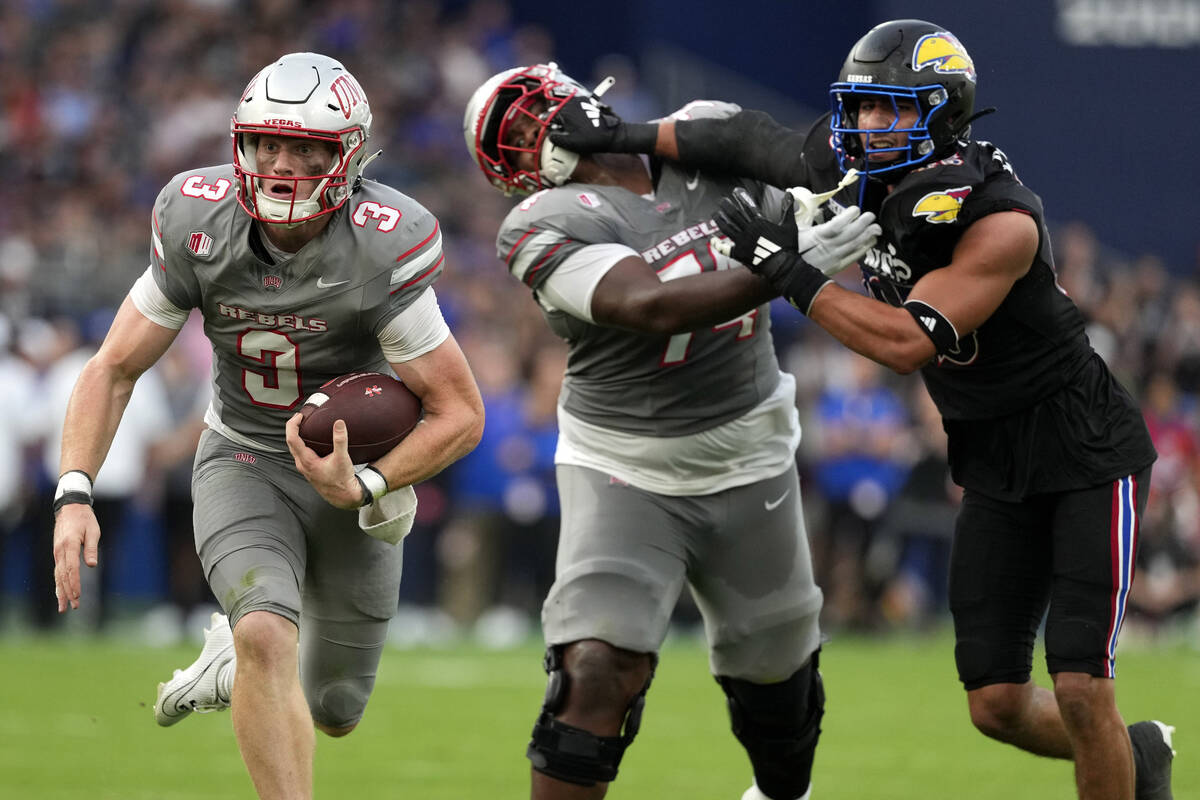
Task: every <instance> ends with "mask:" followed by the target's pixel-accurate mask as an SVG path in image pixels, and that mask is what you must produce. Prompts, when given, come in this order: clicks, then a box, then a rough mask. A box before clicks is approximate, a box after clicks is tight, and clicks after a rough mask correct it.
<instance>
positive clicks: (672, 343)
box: [658, 251, 758, 367]
mask: <svg viewBox="0 0 1200 800" xmlns="http://www.w3.org/2000/svg"><path fill="white" fill-rule="evenodd" d="M713 257H714V259H715V260H716V265H717V266H716V268H717V269H718V270H722V269H729V268H730V266H731V264H730V263H729V262H728V260H727V259H725V258H724V257H723V256H719V255H716V254H715V253H714V254H713ZM703 271H704V265H703V264H701V263H700V259H699V258H698V257H697V256H696V253H695V252H694V251H689V252H687V253H684V254H683V255H682V256H680V257H679V258H677V259H675V260H674V261H672V262H671V263H669V264H667V266H665V267H663V268H662V269H660V270H659V271H658V277H659V278H661V279H662V280H664V281H672V280H675V279H676V278H683V277H686V276H688V275H699V274H700V273H701V272H703ZM757 319H758V309H754V310H753V311H747V312H746V313H745V314H742V315H741V316H740V317H738V318H736V319H731V320H730V321H729V322H723V323H721V324H720V325H714V326H713V328H712V329H713V330H714V331H722V330H727V329H729V328H735V329H736V330H737V338H738V339H747V338H749V337H751V336H753V335H754V324H755V322H756V321H757ZM695 335H696V332H695V331H689V332H687V333H677V334H675V335H674V336H672V337H671V338H670V339H669V340H668V341H667V349H666V352H664V353H663V357H662V362H661V366H664V367H665V366H669V365H671V364H682V363H683V362H684V361H686V360H687V356H688V348H689V347H691V345H692V337H693V336H695Z"/></svg>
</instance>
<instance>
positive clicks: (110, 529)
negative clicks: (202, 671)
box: [33, 309, 172, 628]
mask: <svg viewBox="0 0 1200 800" xmlns="http://www.w3.org/2000/svg"><path fill="white" fill-rule="evenodd" d="M113 313H114V312H113V311H112V310H107V309H101V310H97V311H95V312H92V314H90V315H89V316H88V318H87V319H86V320H85V322H84V325H83V337H82V344H81V345H80V346H79V347H78V348H76V349H75V350H74V351H72V352H71V353H69V354H67V355H66V356H63V357H62V358H60V359H59V360H58V361H56V362H55V363H54V365H53V366H52V367H51V368H50V370H49V371H48V372H47V374H46V377H45V381H44V385H43V389H42V405H41V408H40V410H41V419H40V421H39V427H40V432H41V434H42V437H43V441H44V444H43V448H42V465H41V466H42V481H41V487H42V488H41V496H40V497H39V498H38V500H37V508H38V509H39V511H40V515H41V516H44V517H45V519H46V524H47V528H46V530H47V532H48V531H49V523H50V519H49V517H50V507H51V505H52V503H53V500H54V496H53V495H54V489H55V486H56V484H57V482H58V474H59V470H58V466H59V453H60V451H61V449H62V425H63V420H64V419H65V418H66V414H67V402H68V400H69V399H70V396H71V390H72V388H73V387H74V386H75V381H76V379H77V378H78V377H79V373H80V372H81V371H82V370H83V366H84V364H86V363H87V360H88V359H89V358H91V357H92V356H93V355H94V354H95V352H96V347H97V346H98V345H99V343H100V341H101V340H102V339H103V338H104V335H105V333H107V331H108V327H109V324H110V323H111V321H112V318H113ZM168 407H169V406H168V402H167V395H166V389H165V387H164V386H163V383H162V378H161V376H160V373H159V372H158V368H157V367H154V368H151V369H150V370H147V371H146V372H145V373H144V374H143V375H142V377H141V378H140V379H139V380H138V382H137V385H136V387H135V388H134V390H133V394H132V395H131V396H130V398H129V402H128V405H127V406H126V410H125V416H124V418H123V419H122V422H121V426H120V427H119V428H118V429H117V433H116V436H115V437H113V441H112V445H111V446H110V447H109V449H108V457H107V458H106V459H105V463H104V469H103V470H101V472H100V473H99V474H98V475H94V476H92V477H93V478H94V479H95V486H94V489H93V494H94V498H95V499H94V502H93V505H92V508H93V509H94V510H95V512H96V519H97V520H98V522H99V523H100V530H101V531H103V535H102V536H101V538H100V564H99V566H98V568H97V570H84V572H83V576H84V578H85V579H90V578H91V577H92V576H94V575H95V574H96V572H97V571H98V572H99V591H96V590H95V589H92V590H90V591H89V594H90V595H91V596H92V597H95V598H97V602H95V603H89V604H88V606H87V607H86V608H87V609H89V613H91V614H94V616H93V617H91V618H90V624H91V625H92V626H93V627H95V628H102V627H104V626H105V625H106V624H107V623H109V622H111V621H112V619H113V618H114V612H115V611H116V608H115V606H116V605H118V604H119V603H118V602H117V601H118V598H117V597H116V596H115V592H114V588H115V587H114V582H113V577H114V573H115V567H116V564H117V559H118V554H119V553H120V552H121V540H122V538H123V536H122V535H123V534H124V533H125V523H126V517H127V513H128V511H129V507H130V504H131V503H132V502H136V501H139V500H140V499H142V497H143V489H144V487H145V485H146V477H147V467H148V459H149V456H150V449H151V447H152V446H153V445H154V443H155V441H156V440H158V439H159V438H161V437H163V436H164V435H167V434H169V433H170V432H171V430H172V426H171V422H172V420H171V417H170V415H169V413H168ZM49 541H50V537H49V536H48V535H47V536H45V537H41V541H40V542H39V544H40V546H38V547H36V548H35V564H34V580H33V583H34V587H35V589H34V597H37V598H47V600H46V602H45V603H38V604H36V608H37V609H38V614H37V620H38V622H39V623H40V624H41V625H43V626H48V625H50V624H53V623H52V622H51V620H52V619H55V618H56V617H57V615H56V614H55V613H54V611H55V609H54V608H53V606H52V604H51V603H50V602H49V598H50V597H52V596H53V594H54V588H53V586H54V584H53V581H52V577H53V572H54V565H53V560H52V558H51V556H52V553H51V549H50V548H49V547H48V546H46V543H47V542H49ZM146 566H147V567H148V568H152V569H153V568H161V565H157V564H155V565H146ZM91 609H94V611H91Z"/></svg>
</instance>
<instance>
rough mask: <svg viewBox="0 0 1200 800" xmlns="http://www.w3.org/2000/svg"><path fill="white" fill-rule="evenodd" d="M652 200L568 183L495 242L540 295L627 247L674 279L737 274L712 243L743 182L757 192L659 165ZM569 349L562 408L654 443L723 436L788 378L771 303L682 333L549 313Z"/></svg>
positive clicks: (535, 200) (523, 209)
mask: <svg viewBox="0 0 1200 800" xmlns="http://www.w3.org/2000/svg"><path fill="white" fill-rule="evenodd" d="M654 169H655V173H656V177H657V182H656V187H655V192H654V196H653V197H652V198H649V197H645V196H641V195H637V194H634V193H633V192H630V191H629V190H627V189H624V188H620V187H613V186H598V185H592V184H568V185H566V186H562V187H559V188H556V189H548V190H545V191H542V192H538V193H537V194H534V195H531V196H530V197H528V198H526V199H525V200H524V201H523V202H522V203H520V204H519V205H517V207H516V208H514V209H513V210H512V211H511V212H510V213H509V214H508V216H507V217H506V218H505V220H504V223H503V225H502V226H501V228H500V233H499V236H498V238H497V248H498V250H499V255H500V258H501V259H502V260H503V261H504V262H505V264H506V265H507V267H508V270H509V272H510V273H511V274H512V275H513V276H515V277H516V278H518V279H519V280H521V281H523V282H524V283H525V284H526V285H527V286H529V287H530V288H531V289H532V290H533V291H534V293H535V294H536V293H537V290H538V288H539V287H540V286H542V284H543V283H545V281H546V279H547V278H548V277H549V276H550V275H552V274H553V273H554V271H555V270H556V269H557V268H558V267H559V266H560V265H562V263H563V262H564V261H565V260H566V259H567V258H569V257H570V256H571V255H572V254H574V253H576V252H578V251H579V250H581V249H582V248H584V247H587V246H588V245H593V244H611V243H619V244H624V245H627V246H628V247H630V248H632V249H634V250H636V251H637V252H639V253H640V254H641V255H642V257H643V258H644V259H645V260H646V261H647V262H648V263H650V264H651V266H653V267H654V268H655V269H656V270H657V271H658V274H659V276H660V277H661V278H662V279H664V280H670V279H673V278H679V277H683V276H686V275H692V274H696V273H699V272H702V271H705V272H707V271H711V270H718V269H730V268H737V269H743V267H741V266H740V265H739V264H737V262H734V261H731V260H730V259H728V258H725V257H723V256H720V255H719V254H717V253H715V252H714V251H713V249H712V247H711V245H710V243H709V238H710V237H711V236H713V235H716V234H718V233H719V231H718V229H717V226H716V225H715V224H714V223H713V221H712V216H713V212H715V211H716V209H717V203H718V201H719V200H720V199H721V198H722V197H724V196H725V195H727V194H728V193H729V192H730V191H731V190H732V189H733V187H734V186H737V185H744V186H746V187H747V188H748V189H749V190H750V191H751V193H752V194H753V195H755V197H756V198H758V199H762V197H763V188H762V186H760V185H758V184H748V183H745V182H740V181H739V182H734V181H732V180H731V179H728V178H725V177H723V176H716V175H708V174H701V173H697V172H688V171H685V170H684V169H683V168H681V167H680V166H678V165H677V164H675V163H673V162H655V164H654ZM542 312H543V314H544V315H545V317H546V319H547V321H548V322H549V324H550V327H551V328H552V329H553V330H554V332H555V333H557V334H558V335H559V336H561V337H562V338H563V339H564V340H566V342H567V343H568V347H569V351H568V364H567V373H566V377H565V379H564V382H563V389H562V395H561V397H560V404H561V405H562V406H563V408H564V409H565V410H566V411H567V412H568V413H570V414H571V415H573V416H575V417H577V418H579V419H581V420H583V421H585V422H589V423H592V424H595V425H599V426H602V427H604V428H610V429H614V430H618V431H622V432H627V433H633V434H639V435H646V436H659V437H662V436H682V435H686V434H691V433H696V432H699V431H704V430H708V429H710V428H714V427H716V426H718V425H720V424H722V423H724V422H728V421H729V420H732V419H736V418H737V417H740V416H741V415H743V414H744V413H746V412H747V411H748V410H750V409H751V408H753V407H754V406H756V405H758V404H759V403H760V402H761V401H762V400H764V399H765V398H766V397H767V396H768V395H770V394H771V392H772V391H773V390H774V388H775V387H776V385H777V384H778V382H779V366H778V363H777V361H776V358H775V351H774V348H773V346H772V342H771V335H770V317H769V312H768V309H767V307H766V306H761V307H759V308H757V309H755V310H753V311H751V312H750V313H748V314H745V315H743V316H742V317H739V318H737V319H734V320H730V321H729V322H727V323H724V324H721V325H716V326H713V327H709V328H703V329H700V330H696V331H694V332H690V333H683V334H676V335H674V336H650V335H645V334H639V333H633V332H630V331H626V330H621V329H618V328H611V327H604V326H600V325H595V324H592V323H589V322H587V321H586V320H582V319H580V318H578V317H574V316H571V315H569V314H567V313H565V312H562V311H558V310H549V309H547V308H546V307H545V305H542Z"/></svg>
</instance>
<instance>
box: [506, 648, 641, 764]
mask: <svg viewBox="0 0 1200 800" xmlns="http://www.w3.org/2000/svg"><path fill="white" fill-rule="evenodd" d="M562 653H563V648H562V646H561V645H553V646H551V647H549V648H547V649H546V657H545V659H544V660H543V662H542V666H543V668H544V669H545V670H546V674H547V676H548V680H547V682H546V697H545V699H544V700H543V701H542V710H541V713H540V714H538V718H537V722H535V723H534V725H533V737H532V738H531V740H530V742H529V748H528V749H527V750H526V751H525V756H526V758H528V759H529V761H530V762H531V763H532V764H533V768H534V769H535V770H537V771H538V772H541V773H542V774H544V775H549V776H550V777H551V778H556V779H558V780H560V781H566V782H567V783H574V784H578V785H580V786H594V785H596V784H597V783H609V782H612V781H614V780H616V779H617V768H618V767H619V766H620V765H621V758H622V757H623V756H624V755H625V749H626V748H627V747H629V743H630V742H632V741H633V737H634V736H636V735H637V732H638V728H640V727H641V724H642V710H643V708H645V705H646V690H648V689H649V688H650V681H651V680H653V679H654V668H655V667H656V666H657V664H658V657H657V656H651V658H652V661H651V664H650V676H649V677H648V678H646V685H645V686H643V687H642V690H641V692H639V693H638V694H637V696H635V697H634V698H633V699H632V700H630V701H629V706H628V708H627V709H626V710H625V719H624V721H623V722H622V725H621V733H620V734H619V735H617V736H597V735H595V734H594V733H592V732H590V731H586V730H584V729H583V728H577V727H575V726H574V725H567V724H566V723H563V722H559V721H558V720H556V719H555V718H554V715H555V714H556V713H557V712H558V711H559V710H560V709H561V708H562V705H563V702H564V701H565V700H566V698H567V681H568V675H567V672H566V670H564V669H563V664H562Z"/></svg>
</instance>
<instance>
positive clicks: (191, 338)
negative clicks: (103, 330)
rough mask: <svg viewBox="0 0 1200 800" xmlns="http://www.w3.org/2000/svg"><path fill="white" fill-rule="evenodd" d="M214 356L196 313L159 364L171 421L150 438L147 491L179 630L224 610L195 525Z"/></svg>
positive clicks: (189, 628) (193, 628)
mask: <svg viewBox="0 0 1200 800" xmlns="http://www.w3.org/2000/svg"><path fill="white" fill-rule="evenodd" d="M211 361H212V358H211V353H210V351H209V350H208V347H207V340H206V339H205V337H204V332H203V329H202V324H201V320H200V316H199V315H198V314H193V315H192V316H191V317H190V318H189V319H188V322H187V324H185V325H184V327H183V329H182V330H181V331H180V332H179V336H178V337H177V338H176V340H175V342H174V343H173V344H172V345H171V347H170V348H168V350H167V352H166V353H165V354H164V355H163V357H162V359H160V360H159V362H158V364H157V365H156V366H155V369H156V370H158V371H159V373H161V376H162V384H163V387H164V389H165V392H164V395H165V399H166V403H167V407H166V411H167V413H168V415H169V417H170V423H169V425H168V427H167V428H166V429H165V430H164V431H163V433H162V435H161V436H160V437H158V438H156V439H155V440H154V441H153V442H152V443H151V444H150V448H149V452H148V453H147V459H146V468H147V470H146V471H147V476H146V482H145V486H144V491H145V492H146V495H147V496H149V497H154V496H157V500H158V503H157V505H158V507H159V516H160V521H161V525H162V532H163V536H164V539H165V543H166V556H167V558H166V567H167V580H166V584H167V599H168V600H169V601H170V603H171V605H172V606H173V608H172V609H171V611H172V614H171V616H172V619H171V621H170V623H171V624H172V625H173V627H174V628H175V629H176V630H177V631H178V632H179V634H180V635H182V634H184V633H185V632H195V631H199V630H201V629H202V628H203V627H204V624H205V623H206V622H207V621H208V617H209V615H210V614H211V612H213V611H217V610H219V607H218V606H217V601H216V598H215V597H213V595H212V591H211V590H210V589H209V587H208V582H207V581H206V580H205V579H204V572H203V569H202V568H201V566H200V559H199V558H198V557H197V553H196V540H195V532H194V530H193V528H192V460H193V458H194V457H195V455H196V448H197V445H198V444H199V441H200V434H201V433H202V432H203V431H204V427H205V426H204V411H205V409H207V408H208V403H209V400H210V398H211V397H212V385H211V383H210V382H209V381H208V380H207V379H206V376H207V374H208V370H209V367H210V364H211ZM138 385H140V382H139V384H138ZM101 524H102V525H103V523H101ZM106 530H107V529H106V528H104V527H101V531H106Z"/></svg>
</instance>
